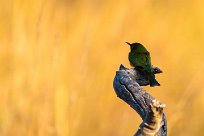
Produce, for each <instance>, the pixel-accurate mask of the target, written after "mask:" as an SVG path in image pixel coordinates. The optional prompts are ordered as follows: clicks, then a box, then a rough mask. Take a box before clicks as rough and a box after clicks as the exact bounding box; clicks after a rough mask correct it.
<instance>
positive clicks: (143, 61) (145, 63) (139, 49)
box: [126, 42, 160, 87]
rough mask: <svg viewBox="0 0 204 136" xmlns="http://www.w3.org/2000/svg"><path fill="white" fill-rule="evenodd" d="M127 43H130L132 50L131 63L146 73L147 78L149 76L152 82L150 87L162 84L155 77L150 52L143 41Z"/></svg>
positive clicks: (130, 53)
mask: <svg viewBox="0 0 204 136" xmlns="http://www.w3.org/2000/svg"><path fill="white" fill-rule="evenodd" d="M126 43H127V44H128V45H130V52H129V55H128V59H129V61H130V65H131V66H133V67H135V68H136V69H138V70H140V71H141V72H142V73H144V75H145V78H147V80H148V81H149V83H150V87H154V86H160V84H159V83H158V81H157V80H156V79H155V75H154V73H153V70H152V64H151V57H150V53H149V52H148V51H147V49H146V48H145V47H144V46H143V45H142V44H141V43H137V42H135V43H132V44H131V43H129V42H126Z"/></svg>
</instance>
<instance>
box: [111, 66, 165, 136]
mask: <svg viewBox="0 0 204 136" xmlns="http://www.w3.org/2000/svg"><path fill="white" fill-rule="evenodd" d="M152 69H153V71H154V73H155V74H159V73H162V71H161V70H160V69H159V68H158V67H153V68H152ZM145 85H149V81H148V80H146V79H145V76H144V75H143V73H142V72H140V71H139V70H137V69H135V68H130V69H129V68H126V67H124V66H123V65H121V66H120V69H119V71H117V72H116V76H115V78H114V82H113V87H114V90H115V92H116V94H117V96H118V97H119V98H120V99H122V100H123V101H125V102H126V103H127V104H129V105H130V106H131V107H132V108H133V109H134V110H135V111H136V112H137V113H138V114H139V115H140V117H141V118H142V120H143V122H142V123H141V124H140V126H139V128H138V130H137V132H136V133H135V136H166V135H167V121H166V117H165V114H164V113H163V108H164V107H165V104H162V103H161V102H160V101H159V100H157V99H155V98H154V97H152V96H151V95H150V94H148V93H147V91H145V90H144V89H143V88H142V87H141V86H145Z"/></svg>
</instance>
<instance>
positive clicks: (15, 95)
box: [0, 0, 204, 136]
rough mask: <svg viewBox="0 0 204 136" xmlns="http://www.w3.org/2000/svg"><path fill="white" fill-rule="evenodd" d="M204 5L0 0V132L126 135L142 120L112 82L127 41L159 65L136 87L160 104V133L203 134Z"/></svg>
mask: <svg viewBox="0 0 204 136" xmlns="http://www.w3.org/2000/svg"><path fill="white" fill-rule="evenodd" d="M203 4H204V2H202V1H199V0H195V1H184V0H181V1H175V0H169V1H163V0H149V1H147V0H144V1H139V0H135V1H130V0H128V1H122V0H118V1H108V0H103V1H98V0H78V1H77V0H76V1H73V0H58V1H57V0H49V1H48V0H43V1H40V0H36V1H30V0H28V1H24V0H7V1H4V0H0V19H1V22H0V63H1V67H0V90H1V94H0V100H1V103H0V135H2V136H14V135H15V136H36V135H39V136H52V135H59V136H67V135H70V136H81V135H87V136H96V135H97V136H104V135H108V136H109V135H111V136H125V135H132V134H134V133H135V131H136V130H137V128H138V125H139V124H140V122H141V119H140V118H139V117H138V115H137V114H136V113H135V112H134V111H133V110H132V109H131V108H130V107H129V106H128V105H127V104H125V103H124V102H122V101H121V100H119V99H118V98H117V97H116V95H115V93H114V91H113V87H112V80H113V77H114V75H115V71H116V70H117V69H118V67H119V65H120V64H121V63H122V64H124V65H125V66H129V62H128V59H127V54H128V52H129V48H128V46H127V45H126V44H125V42H126V41H129V42H135V41H139V42H141V43H143V44H144V45H145V46H146V47H147V48H148V49H149V50H150V52H151V57H152V61H153V64H154V65H156V66H159V67H160V68H162V69H163V71H164V74H162V75H159V76H157V79H158V80H159V81H160V83H161V84H162V86H161V87H157V88H149V87H145V88H146V89H147V90H149V91H150V93H151V94H153V95H154V96H155V97H156V98H158V99H160V100H161V101H162V102H164V103H166V104H167V108H166V109H165V113H166V115H167V118H168V133H169V135H170V136H174V135H177V136H192V135H202V134H203V133H204V119H203V113H204V108H203V107H204V100H203V97H204V85H203V84H202V82H203V81H204V78H203V76H204V74H203V68H204V64H203V59H204V55H203V50H204V46H203V44H204V40H203V36H204V10H203V6H202V5H203ZM151 90H152V91H151Z"/></svg>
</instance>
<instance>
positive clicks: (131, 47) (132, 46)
mask: <svg viewBox="0 0 204 136" xmlns="http://www.w3.org/2000/svg"><path fill="white" fill-rule="evenodd" d="M126 43H127V44H128V45H130V49H131V50H132V49H133V48H134V45H133V44H131V43H129V42H126Z"/></svg>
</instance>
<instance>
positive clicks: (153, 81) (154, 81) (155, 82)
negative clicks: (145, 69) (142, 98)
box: [149, 74, 160, 87]
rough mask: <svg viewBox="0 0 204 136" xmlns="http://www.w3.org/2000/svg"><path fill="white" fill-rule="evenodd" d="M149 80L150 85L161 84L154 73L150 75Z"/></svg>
mask: <svg viewBox="0 0 204 136" xmlns="http://www.w3.org/2000/svg"><path fill="white" fill-rule="evenodd" d="M149 82H150V87H154V86H160V84H159V83H158V82H157V80H156V79H155V75H154V74H151V75H150V78H149Z"/></svg>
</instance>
